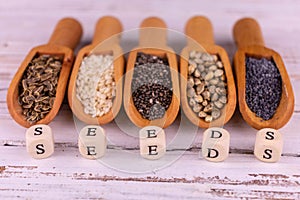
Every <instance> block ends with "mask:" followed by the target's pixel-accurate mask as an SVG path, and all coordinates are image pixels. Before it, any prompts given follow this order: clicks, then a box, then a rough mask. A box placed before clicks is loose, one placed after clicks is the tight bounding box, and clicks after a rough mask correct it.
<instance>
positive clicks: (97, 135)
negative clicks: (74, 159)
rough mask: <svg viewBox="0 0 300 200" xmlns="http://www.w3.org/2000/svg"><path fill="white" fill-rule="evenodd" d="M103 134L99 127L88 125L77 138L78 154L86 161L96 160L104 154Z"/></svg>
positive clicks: (104, 140)
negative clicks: (86, 159)
mask: <svg viewBox="0 0 300 200" xmlns="http://www.w3.org/2000/svg"><path fill="white" fill-rule="evenodd" d="M106 145H107V144H106V137H105V132H104V130H103V129H102V128H101V127H100V126H94V125H89V126H86V127H84V128H83V129H81V131H80V133H79V138H78V147H79V152H80V154H81V155H82V156H83V157H85V158H88V159H97V158H100V157H102V156H104V154H105V152H106Z"/></svg>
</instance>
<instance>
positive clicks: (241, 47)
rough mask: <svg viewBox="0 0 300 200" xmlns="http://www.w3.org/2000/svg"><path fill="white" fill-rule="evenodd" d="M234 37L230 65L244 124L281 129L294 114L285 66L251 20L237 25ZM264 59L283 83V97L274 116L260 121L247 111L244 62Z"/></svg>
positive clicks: (248, 109) (245, 19) (289, 83)
mask: <svg viewBox="0 0 300 200" xmlns="http://www.w3.org/2000/svg"><path fill="white" fill-rule="evenodd" d="M233 35H234V39H235V42H236V44H237V47H238V50H237V52H236V54H235V56H234V60H233V65H234V69H235V77H236V82H237V88H238V103H239V108H240V111H241V114H242V116H243V118H244V120H245V121H246V122H247V123H248V124H249V125H250V126H252V127H254V128H256V129H258V130H259V129H262V128H274V129H280V128H282V127H283V126H284V125H285V124H286V123H287V122H288V121H289V120H290V118H291V116H292V114H293V112H294V103H295V102H294V101H295V100H294V92H293V88H292V86H291V82H290V78H289V75H288V73H287V71H286V68H285V65H284V62H283V60H282V58H281V56H280V55H279V53H277V52H276V51H274V50H272V49H269V48H267V47H265V45H264V40H263V36H262V31H261V28H260V26H259V24H258V22H257V21H256V20H255V19H253V18H243V19H241V20H239V21H237V22H236V24H235V25H234V28H233ZM248 56H250V57H254V58H266V59H268V60H272V61H273V62H274V63H275V65H276V67H277V68H278V70H279V73H280V76H281V79H282V93H281V99H280V102H279V105H278V107H277V109H276V112H275V113H274V116H272V118H270V119H268V120H263V119H262V118H260V117H258V116H257V115H256V114H255V113H254V112H252V111H251V110H250V108H249V107H248V105H247V102H246V58H247V57H248Z"/></svg>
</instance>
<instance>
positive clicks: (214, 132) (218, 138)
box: [202, 128, 230, 162]
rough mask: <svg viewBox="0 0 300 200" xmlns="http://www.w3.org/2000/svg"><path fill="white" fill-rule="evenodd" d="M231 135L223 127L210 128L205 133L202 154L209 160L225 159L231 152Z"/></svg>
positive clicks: (218, 160)
mask: <svg viewBox="0 0 300 200" xmlns="http://www.w3.org/2000/svg"><path fill="white" fill-rule="evenodd" d="M229 143H230V135H229V133H228V131H226V130H225V129H223V128H209V129H207V130H206V131H204V133H203V141H202V156H203V158H205V159H206V160H208V161H212V162H220V161H224V160H225V159H226V158H227V157H228V154H229Z"/></svg>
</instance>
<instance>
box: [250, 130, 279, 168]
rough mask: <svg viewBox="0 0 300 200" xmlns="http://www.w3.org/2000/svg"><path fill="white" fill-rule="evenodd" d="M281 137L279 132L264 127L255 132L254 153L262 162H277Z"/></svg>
mask: <svg viewBox="0 0 300 200" xmlns="http://www.w3.org/2000/svg"><path fill="white" fill-rule="evenodd" d="M282 148H283V138H282V135H281V133H280V132H278V131H277V130H275V129H271V128H264V129H261V130H259V131H258V132H257V134H256V140H255V147H254V155H255V156H256V158H257V159H259V160H261V161H263V162H277V161H278V160H279V159H280V157H281V153H282Z"/></svg>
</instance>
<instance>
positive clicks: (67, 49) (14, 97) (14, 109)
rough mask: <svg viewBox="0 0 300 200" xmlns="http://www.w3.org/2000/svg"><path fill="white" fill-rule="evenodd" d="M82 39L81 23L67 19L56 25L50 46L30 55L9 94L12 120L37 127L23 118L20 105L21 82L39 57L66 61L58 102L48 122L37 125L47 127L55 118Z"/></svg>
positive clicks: (8, 99) (58, 84)
mask: <svg viewBox="0 0 300 200" xmlns="http://www.w3.org/2000/svg"><path fill="white" fill-rule="evenodd" d="M81 35H82V27H81V25H80V23H79V22H78V21H77V20H75V19H72V18H64V19H62V20H60V21H59V22H58V24H57V25H56V27H55V30H54V32H53V33H52V36H51V38H50V40H49V42H48V44H46V45H42V46H38V47H35V48H33V49H32V50H31V51H30V52H29V54H28V55H27V57H26V58H25V59H24V61H23V62H22V64H21V66H20V68H19V69H18V71H17V73H16V74H15V76H14V78H13V80H12V82H11V84H10V86H9V89H8V92H7V106H8V110H9V112H10V114H11V116H12V118H13V119H14V120H15V121H16V122H17V123H19V124H20V125H22V126H24V127H27V128H28V127H30V126H32V125H34V124H31V123H29V122H28V121H27V120H26V118H25V116H24V115H23V114H22V110H23V109H22V107H21V106H20V105H19V103H18V96H19V82H20V81H21V79H22V76H23V73H24V71H25V70H26V68H27V66H28V64H29V63H30V62H31V60H32V59H33V58H34V57H35V56H37V55H43V54H47V55H54V56H62V57H63V63H62V68H61V71H60V75H59V79H58V83H57V89H56V98H55V101H54V104H53V107H52V109H51V111H50V112H49V113H48V114H47V115H46V116H45V118H43V119H41V120H39V121H38V122H36V123H35V124H48V123H50V122H51V121H52V120H53V118H54V117H55V116H56V114H57V113H58V111H59V108H60V106H61V103H62V101H63V99H64V95H65V90H66V87H67V83H68V79H69V74H70V71H71V68H72V64H73V60H74V55H73V50H74V48H75V47H76V46H77V44H78V42H79V41H80V38H81Z"/></svg>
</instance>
